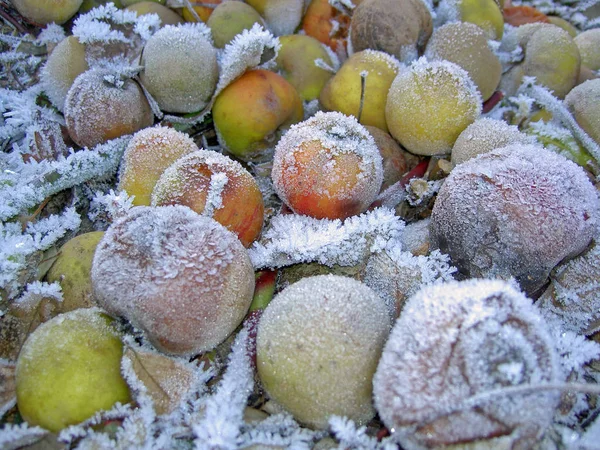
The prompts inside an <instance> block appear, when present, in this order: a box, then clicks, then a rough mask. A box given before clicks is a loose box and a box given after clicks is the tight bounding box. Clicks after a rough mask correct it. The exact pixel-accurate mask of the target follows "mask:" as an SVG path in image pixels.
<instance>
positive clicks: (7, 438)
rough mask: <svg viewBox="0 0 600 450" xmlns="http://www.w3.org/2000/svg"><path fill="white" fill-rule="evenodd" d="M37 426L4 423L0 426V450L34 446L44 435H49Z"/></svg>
mask: <svg viewBox="0 0 600 450" xmlns="http://www.w3.org/2000/svg"><path fill="white" fill-rule="evenodd" d="M49 433H50V432H49V431H48V430H44V429H43V428H40V427H38V426H34V427H32V426H29V425H28V424H27V422H23V423H20V424H18V425H14V424H12V423H6V424H4V425H3V426H2V432H1V433H0V448H15V449H16V448H22V447H27V446H29V445H32V444H35V443H36V442H37V441H39V440H40V439H42V438H43V437H44V436H45V435H47V434H49Z"/></svg>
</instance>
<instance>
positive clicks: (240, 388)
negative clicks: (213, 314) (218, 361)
mask: <svg viewBox="0 0 600 450" xmlns="http://www.w3.org/2000/svg"><path fill="white" fill-rule="evenodd" d="M248 342H249V337H248V329H247V328H243V329H242V330H241V331H240V332H239V333H238V335H237V336H236V338H235V341H234V343H233V346H232V348H231V354H230V355H229V361H228V363H227V370H226V371H225V374H224V375H223V378H222V379H221V382H220V383H219V385H218V386H217V391H216V392H215V393H214V394H213V395H212V396H210V397H209V398H208V399H207V400H206V404H205V412H204V417H202V419H201V420H200V421H199V423H197V424H196V425H194V426H193V427H192V428H193V431H194V434H195V437H196V439H195V441H194V444H195V448H196V450H212V449H215V448H219V449H224V450H229V449H232V450H233V449H237V448H239V445H238V444H239V443H240V441H241V439H240V435H241V429H242V427H243V425H244V409H245V407H246V401H247V399H248V396H249V395H250V394H251V392H252V389H253V387H254V378H253V375H252V369H251V367H250V357H249V353H248V351H249V350H248Z"/></svg>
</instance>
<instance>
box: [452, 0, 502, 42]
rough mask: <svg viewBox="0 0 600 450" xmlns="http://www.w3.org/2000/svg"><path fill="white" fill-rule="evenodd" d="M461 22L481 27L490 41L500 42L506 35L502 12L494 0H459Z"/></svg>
mask: <svg viewBox="0 0 600 450" xmlns="http://www.w3.org/2000/svg"><path fill="white" fill-rule="evenodd" d="M458 11H459V15H460V21H461V22H470V23H474V24H475V25H477V26H479V27H480V28H481V29H483V31H485V32H486V34H487V35H488V37H489V38H490V39H496V40H500V39H502V35H503V34H504V18H503V17H502V11H500V7H499V6H498V4H497V3H496V2H495V1H494V0H459V1H458Z"/></svg>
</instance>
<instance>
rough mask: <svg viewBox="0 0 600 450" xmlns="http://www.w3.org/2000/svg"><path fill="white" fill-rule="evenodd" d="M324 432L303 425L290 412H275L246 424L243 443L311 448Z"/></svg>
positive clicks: (292, 449)
mask: <svg viewBox="0 0 600 450" xmlns="http://www.w3.org/2000/svg"><path fill="white" fill-rule="evenodd" d="M321 435H322V433H319V432H316V431H312V430H309V429H308V428H304V427H301V426H300V425H299V424H298V422H296V421H295V420H294V419H293V417H292V416H290V415H289V414H274V415H271V416H269V417H267V418H266V419H264V420H263V421H261V422H259V423H256V424H253V425H246V426H245V429H244V433H243V444H241V445H240V447H246V446H251V445H263V446H269V447H270V446H277V447H285V448H286V449H290V450H309V449H310V448H312V447H313V445H312V443H313V441H314V440H315V439H316V438H318V437H320V436H321Z"/></svg>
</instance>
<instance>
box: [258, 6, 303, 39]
mask: <svg viewBox="0 0 600 450" xmlns="http://www.w3.org/2000/svg"><path fill="white" fill-rule="evenodd" d="M246 3H248V4H249V5H250V6H252V7H253V8H254V9H255V10H256V11H258V13H259V14H260V15H261V16H262V17H264V19H265V22H267V26H268V27H269V30H271V31H272V32H273V34H274V35H275V36H284V35H286V34H293V33H294V31H295V30H296V28H298V25H300V21H301V20H302V14H303V13H304V0H246Z"/></svg>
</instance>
